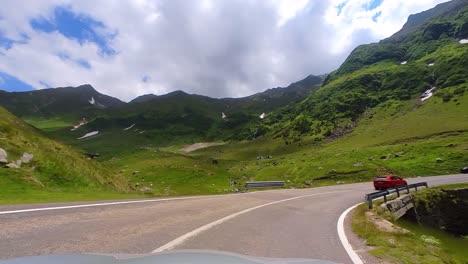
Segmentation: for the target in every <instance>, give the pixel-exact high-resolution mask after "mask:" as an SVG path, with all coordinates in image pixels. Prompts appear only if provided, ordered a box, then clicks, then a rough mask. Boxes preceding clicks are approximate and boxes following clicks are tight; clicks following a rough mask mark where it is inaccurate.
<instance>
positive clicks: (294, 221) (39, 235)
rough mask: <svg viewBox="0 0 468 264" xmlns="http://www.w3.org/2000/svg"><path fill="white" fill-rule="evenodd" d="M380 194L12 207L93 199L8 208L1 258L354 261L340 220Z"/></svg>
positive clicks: (0, 231) (334, 192)
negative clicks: (163, 255)
mask: <svg viewBox="0 0 468 264" xmlns="http://www.w3.org/2000/svg"><path fill="white" fill-rule="evenodd" d="M421 181H427V182H428V183H429V185H430V186H431V185H439V184H448V183H457V182H467V181H468V175H450V176H435V177H427V178H415V179H410V180H409V183H415V182H421ZM372 191H373V188H372V185H371V183H369V182H368V183H358V184H347V185H337V186H330V187H320V188H312V189H290V190H271V191H259V192H252V193H245V194H232V195H220V196H198V197H187V198H183V199H163V200H157V199H154V200H151V201H145V202H138V203H136V202H135V203H134V202H130V203H127V204H113V205H100V206H93V207H78V208H66V209H59V210H49V209H47V210H43V211H20V212H16V213H14V212H11V211H14V210H25V209H31V208H50V207H57V206H68V205H86V203H74V204H54V205H50V204H49V205H21V206H3V207H0V259H9V258H16V257H21V256H32V255H44V254H59V253H79V252H85V253H125V254H126V253H129V254H139V253H149V252H153V251H155V250H156V251H161V250H168V249H209V250H221V251H229V252H235V253H240V254H244V255H250V256H259V257H275V258H280V257H281V258H282V257H288V258H292V257H293V258H314V259H324V260H331V261H335V262H340V263H350V259H349V257H348V255H347V253H346V251H345V250H344V248H343V246H342V244H341V242H340V240H339V237H338V234H337V231H336V225H337V220H338V218H339V216H340V215H341V213H342V212H343V211H345V210H346V209H347V208H349V207H350V206H353V205H355V204H357V203H359V202H362V201H363V197H364V194H365V193H368V192H372ZM88 204H90V203H88ZM6 211H10V213H5V212H6ZM174 240H175V241H174Z"/></svg>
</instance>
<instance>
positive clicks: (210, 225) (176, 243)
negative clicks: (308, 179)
mask: <svg viewBox="0 0 468 264" xmlns="http://www.w3.org/2000/svg"><path fill="white" fill-rule="evenodd" d="M349 191H352V190H340V191H331V192H323V193H313V194H306V195H301V196H296V197H291V198H287V199H283V200H279V201H274V202H270V203H266V204H261V205H257V206H254V207H250V208H247V209H244V210H242V211H239V212H237V213H233V214H230V215H228V216H225V217H223V218H221V219H218V220H216V221H213V222H211V223H208V224H205V225H203V226H201V227H199V228H197V229H194V230H192V231H190V232H188V233H186V234H185V235H182V236H180V237H178V238H176V239H174V240H172V241H170V242H169V243H166V244H164V245H162V246H160V247H158V248H157V249H155V250H153V251H152V252H151V253H159V252H163V251H166V250H171V249H174V248H175V247H177V246H179V245H181V244H183V243H184V242H185V241H186V240H188V239H190V238H192V237H195V236H197V235H199V234H201V233H203V232H205V231H207V230H209V229H211V228H213V227H215V226H217V225H220V224H222V223H224V222H226V221H229V220H231V219H233V218H235V217H237V216H240V215H243V214H246V213H248V212H251V211H254V210H256V209H260V208H263V207H266V206H270V205H274V204H278V203H283V202H288V201H292V200H297V199H301V198H306V197H310V196H315V195H321V194H330V193H341V192H349Z"/></svg>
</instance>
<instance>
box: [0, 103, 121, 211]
mask: <svg viewBox="0 0 468 264" xmlns="http://www.w3.org/2000/svg"><path fill="white" fill-rule="evenodd" d="M0 116H1V117H2V118H0V148H2V149H3V150H5V151H6V152H7V155H8V156H7V160H8V162H15V161H16V160H18V159H20V158H21V156H22V155H23V153H29V154H32V155H33V158H32V160H31V161H30V162H29V163H23V164H21V167H20V168H6V167H4V166H3V165H4V164H2V166H0V175H1V177H0V190H2V191H1V192H0V204H3V203H4V202H12V201H14V202H16V203H17V202H38V199H40V200H41V201H42V202H50V201H58V200H62V201H67V200H76V199H78V200H79V199H86V198H85V197H87V196H88V198H87V199H89V198H91V197H93V196H94V197H100V198H105V197H106V194H109V193H114V192H116V191H128V190H130V188H129V186H128V182H127V181H126V179H125V178H123V177H122V176H119V175H117V174H116V173H114V172H113V171H112V170H109V169H107V168H105V167H104V166H102V165H101V164H99V163H97V162H95V161H93V160H87V159H86V157H85V155H84V154H83V153H80V152H78V151H76V150H74V149H73V148H72V147H69V146H66V145H64V144H61V143H58V142H56V141H54V140H52V139H50V138H48V137H47V136H45V135H44V134H43V133H42V132H41V131H39V130H37V129H36V128H34V127H32V126H30V125H28V124H27V123H25V122H23V121H22V120H20V119H19V118H17V117H16V116H14V115H13V114H11V113H10V112H8V111H7V110H5V109H4V108H2V107H0ZM116 196H117V195H114V198H115V197H116Z"/></svg>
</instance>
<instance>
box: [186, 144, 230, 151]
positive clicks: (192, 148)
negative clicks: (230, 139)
mask: <svg viewBox="0 0 468 264" xmlns="http://www.w3.org/2000/svg"><path fill="white" fill-rule="evenodd" d="M219 145H224V143H219V142H200V143H195V144H192V145H187V146H185V147H183V148H182V149H181V151H183V152H186V153H188V152H192V151H195V150H197V149H203V148H208V147H212V146H219Z"/></svg>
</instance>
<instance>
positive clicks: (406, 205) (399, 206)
mask: <svg viewBox="0 0 468 264" xmlns="http://www.w3.org/2000/svg"><path fill="white" fill-rule="evenodd" d="M382 206H383V207H386V208H387V209H388V210H389V211H390V212H392V213H393V214H394V215H395V220H396V219H399V218H400V217H402V216H403V215H405V214H406V212H408V211H409V210H411V209H412V208H414V203H413V196H412V195H411V194H405V195H402V196H400V197H397V198H396V199H394V200H391V201H388V202H386V203H383V204H382Z"/></svg>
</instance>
